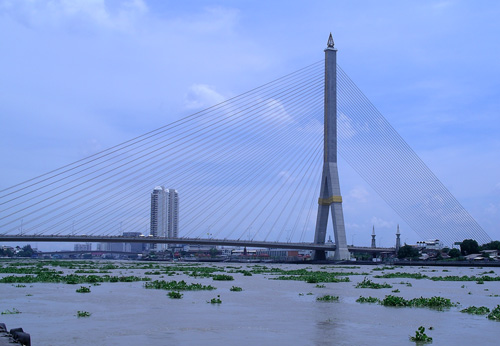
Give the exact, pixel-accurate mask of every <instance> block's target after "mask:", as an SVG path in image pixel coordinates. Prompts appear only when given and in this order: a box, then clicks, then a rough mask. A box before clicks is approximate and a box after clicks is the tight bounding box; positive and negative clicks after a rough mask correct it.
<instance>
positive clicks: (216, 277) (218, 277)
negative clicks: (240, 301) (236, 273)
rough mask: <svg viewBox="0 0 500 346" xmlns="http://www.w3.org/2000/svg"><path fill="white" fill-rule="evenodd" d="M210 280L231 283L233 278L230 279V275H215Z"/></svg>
mask: <svg viewBox="0 0 500 346" xmlns="http://www.w3.org/2000/svg"><path fill="white" fill-rule="evenodd" d="M212 279H213V280H216V281H233V280H234V277H232V276H231V275H226V274H217V275H213V276H212Z"/></svg>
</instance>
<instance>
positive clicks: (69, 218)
mask: <svg viewBox="0 0 500 346" xmlns="http://www.w3.org/2000/svg"><path fill="white" fill-rule="evenodd" d="M153 185H155V184H153ZM150 189H151V185H150V186H149V187H148V190H150ZM81 192H83V190H82V191H81ZM89 195H90V196H92V197H95V195H92V194H89ZM103 195H104V194H101V195H100V197H101V196H103ZM116 195H120V194H119V193H118V194H116ZM108 196H109V195H108ZM122 196H123V195H122ZM115 197H116V196H115ZM80 198H81V196H80V195H78V198H76V199H75V200H79V199H80ZM66 201H67V200H66ZM84 205H85V203H82V204H81V205H79V206H78V207H82V206H84ZM77 209H78V208H77ZM90 209H91V208H86V209H85V210H84V212H88V211H89V210H90ZM147 209H148V208H147V207H146V208H144V210H145V211H147ZM66 212H67V210H65V211H63V213H62V214H65V213H66ZM49 214H50V213H49ZM82 214H83V213H82ZM42 216H46V215H42ZM59 216H61V215H59ZM77 217H78V214H73V215H72V216H70V217H67V218H66V219H65V221H71V219H73V220H75V218H77ZM77 220H78V219H77ZM51 221H53V220H51ZM78 222H79V224H80V223H81V222H80V221H78ZM38 226H40V225H37V227H38ZM68 227H70V226H68ZM68 227H66V228H68ZM35 228H36V227H35ZM60 232H61V231H59V233H60ZM37 233H41V232H37Z"/></svg>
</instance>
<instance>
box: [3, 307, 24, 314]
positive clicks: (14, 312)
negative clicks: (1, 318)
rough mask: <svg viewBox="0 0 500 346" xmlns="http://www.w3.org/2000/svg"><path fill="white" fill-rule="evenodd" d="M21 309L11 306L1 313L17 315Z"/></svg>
mask: <svg viewBox="0 0 500 346" xmlns="http://www.w3.org/2000/svg"><path fill="white" fill-rule="evenodd" d="M20 313H21V311H19V310H17V309H16V308H12V310H8V309H7V310H5V311H2V313H1V315H17V314H20Z"/></svg>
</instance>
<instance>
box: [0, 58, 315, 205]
mask: <svg viewBox="0 0 500 346" xmlns="http://www.w3.org/2000/svg"><path fill="white" fill-rule="evenodd" d="M322 65H323V60H320V61H317V62H315V63H312V64H310V65H308V66H306V67H304V68H301V69H298V70H296V71H294V72H291V73H289V74H287V75H284V76H282V77H279V78H277V79H274V80H272V81H270V82H268V83H265V84H263V85H261V86H259V87H256V88H253V89H251V90H249V91H247V92H244V93H242V94H239V95H237V96H234V97H231V98H229V99H227V100H225V101H222V102H220V103H218V104H215V105H213V106H211V107H209V108H206V109H203V110H201V111H199V112H196V113H193V114H191V115H188V116H187V117H185V118H182V119H179V120H177V121H174V122H172V123H170V124H167V125H165V126H162V127H160V128H158V129H155V130H152V131H149V132H147V133H145V134H142V135H140V136H137V137H135V138H132V139H130V140H128V141H125V142H123V143H120V144H117V145H115V146H112V147H110V148H107V149H105V150H102V151H100V152H98V153H95V154H93V155H90V156H88V157H86V158H83V159H80V160H78V161H75V162H73V163H70V164H67V165H64V166H62V167H60V168H57V169H55V170H52V171H49V172H47V173H44V174H42V175H39V176H37V177H34V178H31V179H29V180H26V181H24V182H21V183H18V184H15V185H12V186H10V187H8V188H5V189H3V190H0V193H2V192H7V191H10V192H8V193H7V194H4V195H2V196H0V198H4V197H6V196H8V195H11V194H13V193H16V192H19V191H21V190H23V189H26V188H29V187H31V186H34V185H37V184H40V183H42V182H45V181H47V180H50V179H52V178H54V177H56V176H59V175H61V174H64V173H67V172H69V171H72V170H74V169H76V168H79V167H81V166H84V165H86V164H89V163H90V162H93V161H95V160H98V159H101V158H103V157H105V156H108V155H110V154H112V153H115V152H117V151H120V150H122V149H124V148H126V147H129V146H131V145H134V144H137V143H139V142H141V141H143V140H145V139H148V138H150V137H152V136H155V135H157V134H158V133H161V132H163V131H165V130H168V129H171V128H173V127H176V126H177V125H178V124H182V123H184V122H186V121H192V120H194V119H196V118H197V117H199V116H200V114H204V113H206V112H210V111H212V110H214V109H218V108H219V107H221V106H224V105H226V104H228V103H231V102H233V101H234V100H236V99H240V98H243V97H247V96H249V95H252V94H254V93H256V92H261V91H262V90H265V89H267V88H268V87H269V86H271V85H274V84H276V83H282V82H286V80H287V79H289V78H293V77H295V76H296V75H298V74H302V73H304V72H307V71H308V70H309V69H311V68H318V67H320V68H321V67H322ZM16 188H17V189H16ZM14 189H16V190H14ZM12 190H14V191H12Z"/></svg>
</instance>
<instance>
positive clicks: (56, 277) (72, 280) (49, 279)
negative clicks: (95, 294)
mask: <svg viewBox="0 0 500 346" xmlns="http://www.w3.org/2000/svg"><path fill="white" fill-rule="evenodd" d="M149 280H151V279H150V278H141V277H139V276H110V275H103V276H99V275H76V274H69V275H60V274H58V273H54V272H43V273H40V274H37V275H24V276H14V275H11V276H6V277H4V278H1V279H0V283H34V282H43V283H60V282H64V283H67V284H71V285H76V284H84V283H87V284H88V283H90V284H91V283H96V282H135V281H149Z"/></svg>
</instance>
